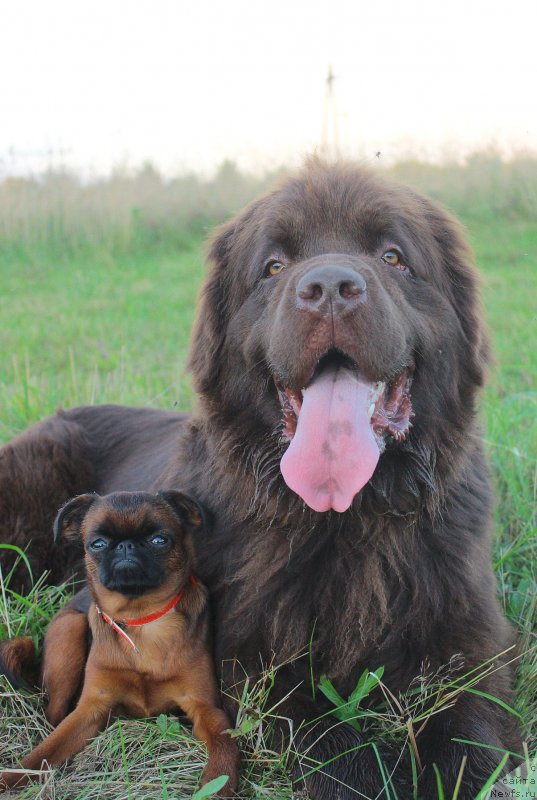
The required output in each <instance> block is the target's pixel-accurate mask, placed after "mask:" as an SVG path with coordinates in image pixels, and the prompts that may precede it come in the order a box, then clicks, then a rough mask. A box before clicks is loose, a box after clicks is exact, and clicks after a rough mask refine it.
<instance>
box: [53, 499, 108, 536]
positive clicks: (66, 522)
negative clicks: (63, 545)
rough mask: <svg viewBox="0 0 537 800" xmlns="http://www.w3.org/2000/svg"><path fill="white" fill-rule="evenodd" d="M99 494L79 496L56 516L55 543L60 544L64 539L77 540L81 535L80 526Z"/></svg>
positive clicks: (66, 504) (68, 502)
mask: <svg viewBox="0 0 537 800" xmlns="http://www.w3.org/2000/svg"><path fill="white" fill-rule="evenodd" d="M98 497H99V495H98V494H79V495H78V496H77V497H73V499H72V500H68V501H67V503H65V504H64V505H63V506H62V507H61V508H60V510H59V511H58V513H57V515H56V519H55V520H54V527H53V531H54V541H55V542H58V541H59V540H60V539H61V538H62V537H65V538H66V539H76V538H77V537H78V535H79V533H80V525H81V524H82V520H83V519H84V517H85V516H86V514H87V512H88V509H89V507H90V506H91V505H93V503H94V502H95V500H97V498H98Z"/></svg>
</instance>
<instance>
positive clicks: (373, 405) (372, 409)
mask: <svg viewBox="0 0 537 800" xmlns="http://www.w3.org/2000/svg"><path fill="white" fill-rule="evenodd" d="M374 410H375V404H374V403H371V405H370V406H369V419H371V417H372V416H373V411H374Z"/></svg>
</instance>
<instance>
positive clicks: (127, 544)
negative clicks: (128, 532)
mask: <svg viewBox="0 0 537 800" xmlns="http://www.w3.org/2000/svg"><path fill="white" fill-rule="evenodd" d="M135 550H136V544H135V543H134V542H133V541H132V540H131V539H124V540H123V541H122V542H119V544H117V545H116V552H117V554H118V555H119V556H122V557H123V558H127V557H128V556H130V555H132V553H134V551H135Z"/></svg>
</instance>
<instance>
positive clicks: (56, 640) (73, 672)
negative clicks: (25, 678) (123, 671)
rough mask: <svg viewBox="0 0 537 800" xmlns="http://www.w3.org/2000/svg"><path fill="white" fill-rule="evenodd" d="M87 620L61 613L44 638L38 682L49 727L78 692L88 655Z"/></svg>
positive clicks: (63, 714) (73, 613)
mask: <svg viewBox="0 0 537 800" xmlns="http://www.w3.org/2000/svg"><path fill="white" fill-rule="evenodd" d="M88 630H89V625H88V618H87V616H86V614H84V613H81V612H80V611H73V610H71V609H69V608H65V609H62V610H61V611H60V612H59V613H58V614H56V616H55V617H54V618H53V619H52V622H51V623H50V625H49V626H48V628H47V632H46V635H45V648H44V655H43V665H42V672H41V682H42V686H43V688H44V689H45V691H46V693H47V695H48V705H47V709H46V711H45V715H46V717H47V719H48V721H49V722H50V724H51V725H54V726H56V725H58V724H59V723H60V722H61V721H62V719H64V717H66V715H67V713H68V711H69V706H70V705H71V703H72V701H73V699H74V697H75V695H76V693H77V692H78V690H79V689H80V686H81V683H82V677H83V674H84V666H85V663H86V655H87V637H88Z"/></svg>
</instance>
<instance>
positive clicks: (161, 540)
mask: <svg viewBox="0 0 537 800" xmlns="http://www.w3.org/2000/svg"><path fill="white" fill-rule="evenodd" d="M149 541H150V542H151V544H156V545H161V544H168V537H167V536H162V535H161V534H160V533H156V534H155V535H154V536H152V537H151V538H150V540H149Z"/></svg>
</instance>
